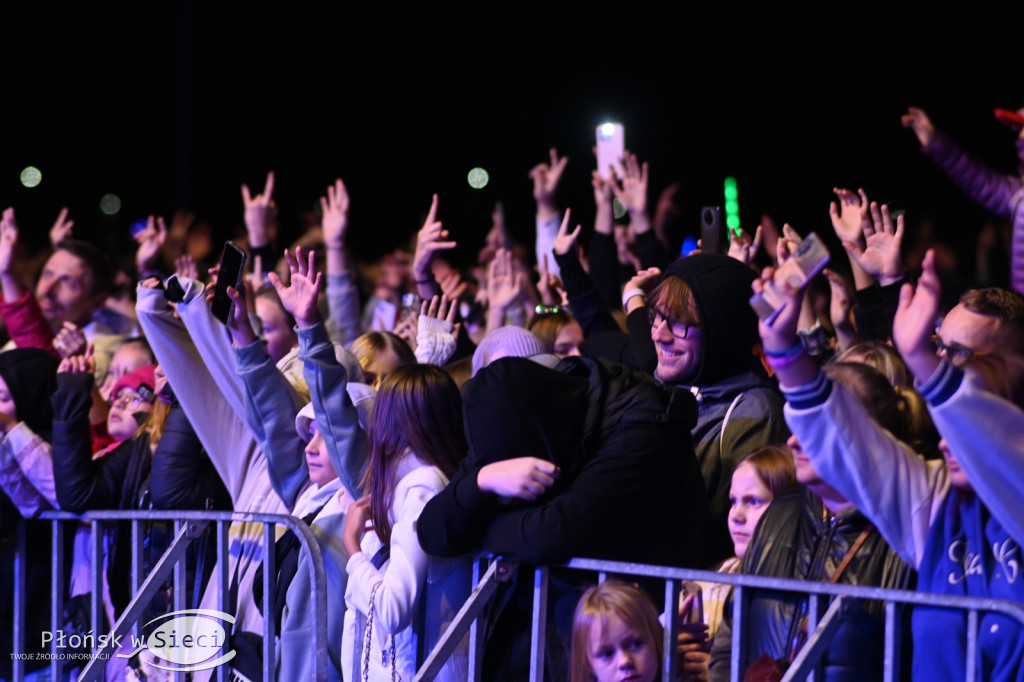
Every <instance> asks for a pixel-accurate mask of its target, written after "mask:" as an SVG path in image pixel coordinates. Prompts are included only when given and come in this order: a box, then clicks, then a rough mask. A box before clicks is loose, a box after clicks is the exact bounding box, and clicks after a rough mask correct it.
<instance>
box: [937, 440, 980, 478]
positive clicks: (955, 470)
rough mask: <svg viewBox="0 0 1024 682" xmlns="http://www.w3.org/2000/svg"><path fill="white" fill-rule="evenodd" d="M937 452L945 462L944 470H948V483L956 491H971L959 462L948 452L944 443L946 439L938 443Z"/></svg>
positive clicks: (947, 446)
mask: <svg viewBox="0 0 1024 682" xmlns="http://www.w3.org/2000/svg"><path fill="white" fill-rule="evenodd" d="M939 452H941V453H942V459H944V460H946V468H947V469H949V483H950V485H952V486H953V487H954V488H956V489H957V490H965V491H973V490H974V488H973V487H971V482H970V481H968V480H967V474H965V473H964V470H963V469H961V468H960V462H958V461H956V457H954V456H953V453H952V452H950V451H949V445H948V444H947V443H946V439H945V438H943V439H942V440H940V441H939Z"/></svg>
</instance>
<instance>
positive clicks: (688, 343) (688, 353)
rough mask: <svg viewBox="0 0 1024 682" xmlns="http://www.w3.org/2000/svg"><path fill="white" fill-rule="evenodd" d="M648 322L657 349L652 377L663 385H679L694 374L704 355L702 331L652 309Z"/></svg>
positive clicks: (687, 380)
mask: <svg viewBox="0 0 1024 682" xmlns="http://www.w3.org/2000/svg"><path fill="white" fill-rule="evenodd" d="M653 318H654V319H653V320H652V322H651V340H652V341H654V347H655V349H657V351H658V367H657V369H655V371H654V374H655V376H656V377H657V378H658V379H660V380H661V381H664V382H665V383H667V384H683V383H687V382H689V381H690V380H691V379H693V377H695V376H696V375H697V370H699V369H700V361H701V358H702V357H703V354H704V333H703V331H702V330H701V328H700V327H698V326H696V325H694V326H689V325H686V324H683V323H681V322H676V321H674V320H672V319H670V318H668V317H667V316H666V315H664V314H662V313H660V312H656V314H655V315H653Z"/></svg>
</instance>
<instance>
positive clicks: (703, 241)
mask: <svg viewBox="0 0 1024 682" xmlns="http://www.w3.org/2000/svg"><path fill="white" fill-rule="evenodd" d="M723 236H724V235H723V230H722V207H721V206H705V207H704V208H702V209H700V252H701V253H725V250H724V249H723V248H722V244H723V242H724V240H723V239H722V237H723Z"/></svg>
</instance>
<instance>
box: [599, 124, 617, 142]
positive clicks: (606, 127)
mask: <svg viewBox="0 0 1024 682" xmlns="http://www.w3.org/2000/svg"><path fill="white" fill-rule="evenodd" d="M614 134H615V124H614V123H602V124H601V137H602V138H603V139H605V140H609V139H611V137H612V135H614Z"/></svg>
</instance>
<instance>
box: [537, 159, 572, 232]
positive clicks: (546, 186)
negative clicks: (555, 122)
mask: <svg viewBox="0 0 1024 682" xmlns="http://www.w3.org/2000/svg"><path fill="white" fill-rule="evenodd" d="M548 153H549V154H550V157H551V162H550V163H538V164H537V165H536V166H534V167H533V168H532V169H531V170H530V179H531V180H533V198H534V199H535V200H536V201H537V217H538V219H539V220H549V219H550V218H552V217H554V216H555V214H557V213H558V205H557V204H556V203H555V194H556V192H557V191H558V183H559V181H560V180H561V179H562V173H563V172H564V171H565V165H566V164H567V163H569V157H567V156H563V157H561V158H559V156H558V150H557V149H555V148H554V147H552V148H551V150H550V151H549V152H548Z"/></svg>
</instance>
